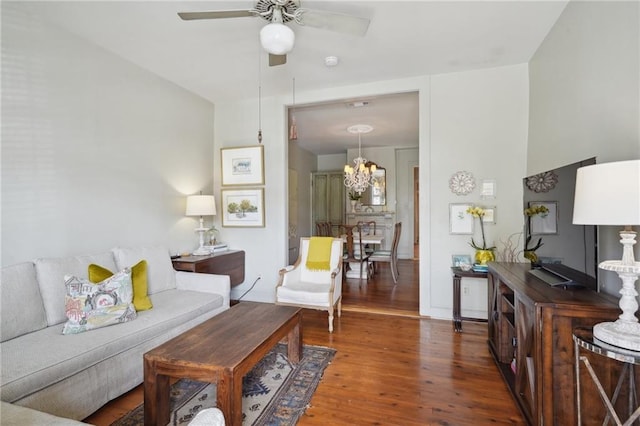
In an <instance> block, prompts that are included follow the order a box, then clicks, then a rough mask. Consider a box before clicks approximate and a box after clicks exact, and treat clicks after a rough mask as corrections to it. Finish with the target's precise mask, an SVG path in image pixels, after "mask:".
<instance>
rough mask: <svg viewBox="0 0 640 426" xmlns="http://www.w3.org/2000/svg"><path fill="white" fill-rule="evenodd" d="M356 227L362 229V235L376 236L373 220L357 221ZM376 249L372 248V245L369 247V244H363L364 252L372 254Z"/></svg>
mask: <svg viewBox="0 0 640 426" xmlns="http://www.w3.org/2000/svg"><path fill="white" fill-rule="evenodd" d="M358 226H360V227H362V233H363V234H364V235H376V221H375V220H370V221H366V222H365V221H358ZM376 248H377V247H373V244H371V245H369V244H365V247H364V250H365V251H366V252H367V253H369V254H372V253H373V252H374V251H375V250H376Z"/></svg>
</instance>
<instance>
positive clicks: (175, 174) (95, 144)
mask: <svg viewBox="0 0 640 426" xmlns="http://www.w3.org/2000/svg"><path fill="white" fill-rule="evenodd" d="M213 119H214V108H213V105H212V104H211V103H209V102H207V101H205V100H203V99H202V98H199V97H197V96H195V95H193V94H191V93H188V92H186V91H184V90H182V89H180V88H179V87H177V86H175V85H173V84H171V83H168V82H167V81H165V80H162V79H160V78H158V77H156V76H155V75H153V74H150V73H149V72H147V71H144V70H142V69H140V68H138V67H136V66H134V65H132V64H131V63H129V62H126V61H124V60H122V59H121V58H119V57H116V56H114V55H112V54H111V53H109V52H107V51H104V50H102V49H100V48H98V47H96V46H94V45H91V44H88V43H87V42H85V41H83V40H81V39H79V38H77V37H75V36H73V35H70V34H68V33H64V32H61V31H60V30H58V29H56V28H53V27H49V26H47V25H45V24H44V23H42V22H40V21H39V20H38V18H37V17H35V16H26V15H20V14H17V13H16V12H14V11H12V9H11V7H10V5H5V4H3V7H2V264H3V265H8V264H13V263H16V262H21V261H26V260H31V259H33V258H36V257H47V256H66V255H75V254H82V253H87V252H99V251H104V250H108V249H109V248H111V247H113V246H116V245H121V246H130V245H139V244H144V245H150V244H163V245H166V246H167V247H168V248H169V249H171V250H173V251H182V250H185V249H190V248H194V247H195V245H197V237H196V235H195V234H194V233H193V229H194V228H195V227H196V226H197V223H196V221H195V220H194V219H192V218H186V217H184V207H185V197H184V196H185V194H191V193H197V191H199V190H203V191H204V193H211V191H212V189H213V188H212V177H213V176H212V166H213Z"/></svg>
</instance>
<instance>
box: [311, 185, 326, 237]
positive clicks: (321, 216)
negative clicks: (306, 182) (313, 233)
mask: <svg viewBox="0 0 640 426" xmlns="http://www.w3.org/2000/svg"><path fill="white" fill-rule="evenodd" d="M311 185H312V191H313V197H312V200H313V201H312V202H313V206H312V210H313V223H312V224H311V227H312V228H313V229H315V226H316V222H328V221H329V213H328V212H329V208H328V206H327V200H328V197H327V193H328V191H329V185H328V177H327V175H326V174H314V175H313V180H312V181H311Z"/></svg>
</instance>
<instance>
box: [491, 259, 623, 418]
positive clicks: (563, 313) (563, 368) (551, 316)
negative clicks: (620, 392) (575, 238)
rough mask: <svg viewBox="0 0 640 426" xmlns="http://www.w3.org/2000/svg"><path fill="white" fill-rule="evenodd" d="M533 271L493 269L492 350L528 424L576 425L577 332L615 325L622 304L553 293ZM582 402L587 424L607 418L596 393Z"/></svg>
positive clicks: (510, 266)
mask: <svg viewBox="0 0 640 426" xmlns="http://www.w3.org/2000/svg"><path fill="white" fill-rule="evenodd" d="M529 269H530V265H529V264H528V263H501V262H491V263H490V264H489V274H488V293H489V294H488V296H489V298H488V317H489V322H488V330H489V340H488V344H489V350H490V352H491V354H492V355H493V357H494V359H495V361H496V364H497V366H498V369H499V370H500V373H501V374H502V377H503V379H504V380H505V382H506V384H507V386H508V388H509V390H510V391H511V394H512V395H513V397H514V399H515V401H516V403H517V405H518V407H519V408H520V410H521V411H522V414H523V417H524V419H525V421H526V422H527V423H528V424H529V425H563V426H568V425H575V424H577V404H576V385H575V367H574V366H575V364H574V362H575V358H574V349H573V347H574V346H573V339H572V333H573V330H574V329H575V328H576V327H580V326H593V325H594V324H597V323H599V322H602V321H609V320H615V319H616V318H617V317H618V315H619V314H620V309H619V308H618V304H617V303H618V301H617V299H616V298H614V297H612V296H609V295H606V294H601V293H597V292H595V291H592V290H588V289H576V290H564V289H560V288H554V287H552V286H550V285H549V284H547V283H545V282H544V281H542V280H541V279H539V278H536V277H535V276H533V275H531V274H529V273H528V271H529ZM593 362H594V363H597V362H598V360H593ZM512 363H513V364H512ZM596 367H598V368H605V369H606V368H609V367H606V366H604V367H603V366H596ZM514 370H515V371H514ZM607 371H608V373H607V374H609V375H610V376H611V377H613V376H614V375H615V374H616V371H614V370H610V371H609V370H607ZM585 377H586V376H585ZM581 378H582V374H581ZM581 380H583V381H586V379H581ZM581 401H582V411H583V419H585V418H586V419H594V420H595V419H602V418H603V416H604V414H603V413H604V411H603V408H602V404H601V403H600V399H599V397H598V396H597V394H594V393H593V392H591V393H589V394H587V395H585V394H584V393H583V396H582V400H581ZM600 424H602V421H601V420H600Z"/></svg>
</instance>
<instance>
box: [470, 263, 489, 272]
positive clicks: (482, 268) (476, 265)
mask: <svg viewBox="0 0 640 426" xmlns="http://www.w3.org/2000/svg"><path fill="white" fill-rule="evenodd" d="M473 270H474V271H475V272H489V267H488V266H487V265H481V264H479V263H474V264H473Z"/></svg>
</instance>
